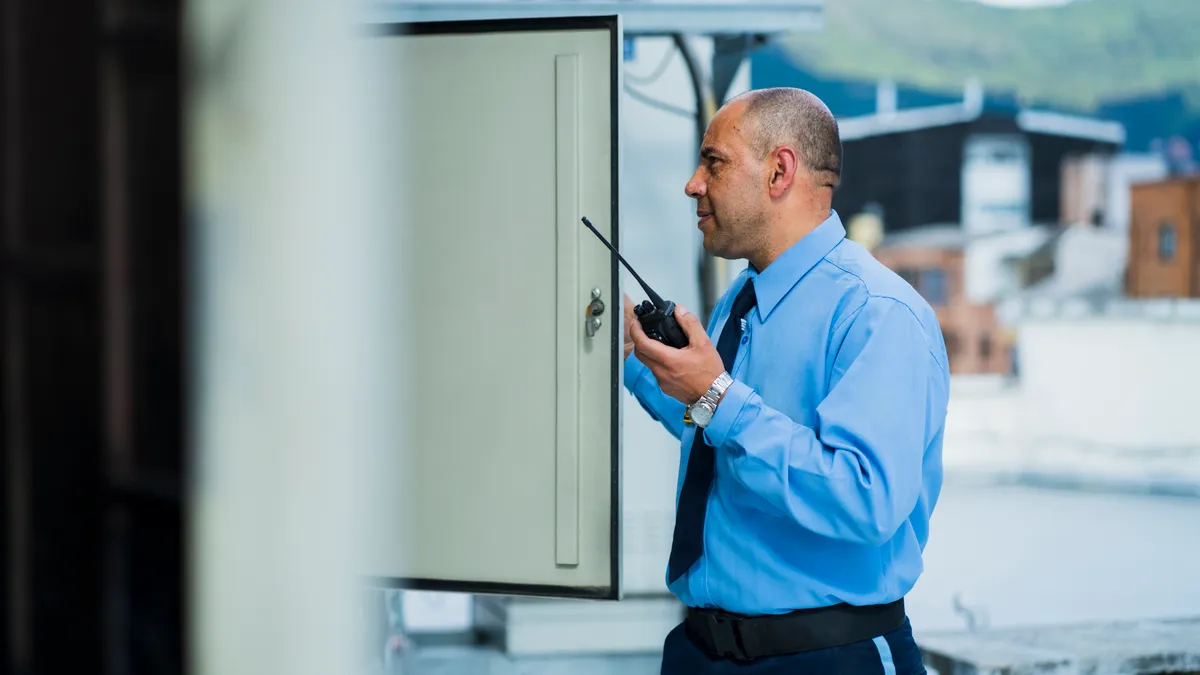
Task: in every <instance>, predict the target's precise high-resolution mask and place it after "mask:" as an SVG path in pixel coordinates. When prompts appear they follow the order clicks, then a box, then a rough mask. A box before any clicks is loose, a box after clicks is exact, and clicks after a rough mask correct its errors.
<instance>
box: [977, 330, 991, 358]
mask: <svg viewBox="0 0 1200 675" xmlns="http://www.w3.org/2000/svg"><path fill="white" fill-rule="evenodd" d="M991 358H992V336H990V335H988V334H986V333H985V334H984V335H983V336H982V337H980V338H979V360H980V361H989V360H991Z"/></svg>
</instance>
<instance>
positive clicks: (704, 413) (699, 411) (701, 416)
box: [692, 405, 712, 427]
mask: <svg viewBox="0 0 1200 675" xmlns="http://www.w3.org/2000/svg"><path fill="white" fill-rule="evenodd" d="M692 421H693V422H695V423H696V426H700V427H704V426H708V423H709V422H711V421H712V412H711V411H710V410H709V409H708V408H706V407H704V406H702V405H694V406H692Z"/></svg>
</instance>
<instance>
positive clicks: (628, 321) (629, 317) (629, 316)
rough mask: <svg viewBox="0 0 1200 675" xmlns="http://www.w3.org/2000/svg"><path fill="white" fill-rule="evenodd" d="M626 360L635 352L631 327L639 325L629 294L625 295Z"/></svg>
mask: <svg viewBox="0 0 1200 675" xmlns="http://www.w3.org/2000/svg"><path fill="white" fill-rule="evenodd" d="M624 295H625V358H629V353H630V352H632V351H633V337H632V336H631V335H630V334H629V327H630V326H632V325H633V324H635V323H637V322H638V320H637V315H636V314H634V313H633V301H632V300H630V299H629V294H628V293H625V294H624Z"/></svg>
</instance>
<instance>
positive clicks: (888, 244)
mask: <svg viewBox="0 0 1200 675" xmlns="http://www.w3.org/2000/svg"><path fill="white" fill-rule="evenodd" d="M969 239H970V237H969V236H968V235H967V234H966V233H965V232H963V229H962V226H961V225H959V224H958V223H937V224H932V225H922V226H920V227H913V228H909V229H907V230H901V231H900V232H896V233H894V234H888V235H885V236H884V238H883V241H882V242H880V244H879V247H878V249H877V250H880V251H886V250H896V249H902V248H935V249H942V250H959V249H962V248H964V247H965V246H966V245H967V242H968V241H969Z"/></svg>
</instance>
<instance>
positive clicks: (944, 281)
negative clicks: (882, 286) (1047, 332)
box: [872, 225, 1011, 375]
mask: <svg viewBox="0 0 1200 675" xmlns="http://www.w3.org/2000/svg"><path fill="white" fill-rule="evenodd" d="M966 243H967V237H966V235H964V234H963V231H962V228H961V227H959V226H958V225H931V226H926V227H922V228H916V229H911V230H907V231H905V232H901V233H898V234H894V235H889V236H887V237H885V238H884V240H883V242H882V243H881V244H880V245H879V246H878V247H877V248H875V249H874V250H873V251H872V253H873V254H874V256H875V258H876V259H878V260H879V261H880V262H881V263H883V264H884V265H886V266H887V267H889V268H890V269H892V270H894V271H895V272H896V273H897V274H899V275H900V276H901V277H903V278H904V280H905V281H907V282H908V283H910V284H912V286H913V288H915V289H917V292H919V293H920V294H921V296H922V297H924V298H925V300H926V302H928V303H929V304H930V305H931V306H932V307H933V309H934V311H936V312H937V317H938V323H939V324H940V325H941V327H942V335H943V336H944V337H945V339H946V352H947V354H949V356H950V372H951V373H954V374H956V375H957V374H977V373H1008V372H1010V371H1011V359H1010V356H1009V353H1010V347H1011V340H1010V339H1009V338H1008V337H1007V335H1006V334H1005V333H1004V331H1003V330H1002V328H1001V327H1000V325H999V324H998V322H997V320H996V312H995V307H994V306H993V305H992V304H991V303H977V302H972V301H971V300H970V298H969V297H968V295H967V292H966V275H965V261H966Z"/></svg>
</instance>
